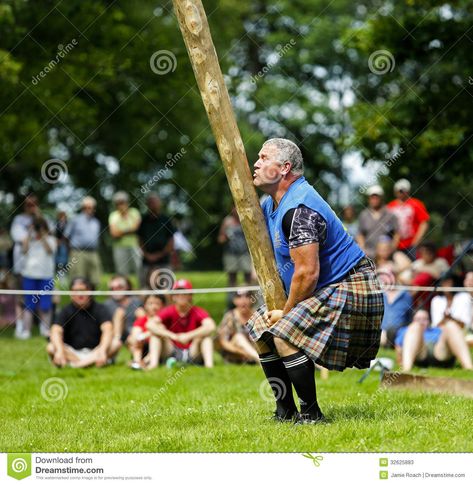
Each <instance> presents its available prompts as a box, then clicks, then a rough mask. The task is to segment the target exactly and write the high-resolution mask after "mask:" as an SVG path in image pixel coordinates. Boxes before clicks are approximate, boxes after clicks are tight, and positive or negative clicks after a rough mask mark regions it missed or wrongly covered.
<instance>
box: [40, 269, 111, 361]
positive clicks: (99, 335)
mask: <svg viewBox="0 0 473 485" xmlns="http://www.w3.org/2000/svg"><path fill="white" fill-rule="evenodd" d="M70 289H71V291H88V290H89V291H90V290H92V284H91V283H90V282H89V281H87V280H86V279H84V278H74V279H73V280H72V282H71V287H70ZM112 328H113V327H112V317H111V315H110V312H109V311H108V310H107V308H106V307H105V306H104V305H102V304H100V303H97V302H96V301H95V300H94V299H93V298H92V297H91V296H89V295H71V303H70V304H69V305H67V306H66V307H64V308H63V310H62V311H61V312H60V314H59V315H58V317H57V318H56V321H55V323H54V324H53V325H52V327H51V337H50V342H49V344H48V346H47V352H48V354H49V356H50V357H51V360H52V362H53V364H54V365H56V366H57V367H64V366H66V365H70V366H71V367H88V366H90V365H95V366H97V367H103V366H104V365H105V364H107V361H108V359H109V357H110V345H111V343H112V335H113V332H112Z"/></svg>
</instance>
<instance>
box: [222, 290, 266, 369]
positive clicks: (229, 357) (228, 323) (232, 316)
mask: <svg viewBox="0 0 473 485" xmlns="http://www.w3.org/2000/svg"><path fill="white" fill-rule="evenodd" d="M251 303H252V301H251V294H250V292H249V291H246V290H238V291H237V292H236V293H235V296H234V297H233V304H234V305H235V308H234V309H233V310H229V311H228V312H227V313H225V315H224V316H223V320H222V322H221V323H220V325H219V327H218V330H217V338H216V342H217V347H218V350H219V351H220V353H221V354H222V356H223V358H224V360H226V361H228V362H235V363H243V362H252V363H256V362H258V363H259V356H258V352H256V349H255V347H254V344H253V342H252V341H251V340H250V338H249V335H248V330H247V329H246V326H245V324H246V322H247V321H248V319H249V318H250V317H251V315H252V314H253V308H252V304H251Z"/></svg>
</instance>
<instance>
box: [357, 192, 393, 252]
mask: <svg viewBox="0 0 473 485" xmlns="http://www.w3.org/2000/svg"><path fill="white" fill-rule="evenodd" d="M366 195H367V196H368V207H367V208H366V209H364V210H363V211H362V212H361V214H360V217H359V219H358V224H359V225H358V235H357V237H356V240H357V242H358V244H359V245H360V247H361V249H362V250H363V251H364V252H365V254H366V255H367V256H368V257H369V258H371V259H374V258H375V256H376V245H377V244H378V241H379V240H380V238H382V237H384V236H388V237H389V238H390V239H392V241H393V247H397V245H398V244H399V233H398V222H397V218H396V216H395V215H394V214H393V213H392V212H390V211H388V210H387V209H386V206H385V204H384V200H383V197H384V190H383V189H382V187H380V186H379V185H372V186H371V187H369V188H368V189H367V190H366Z"/></svg>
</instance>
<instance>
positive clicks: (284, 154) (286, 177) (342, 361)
mask: <svg viewBox="0 0 473 485" xmlns="http://www.w3.org/2000/svg"><path fill="white" fill-rule="evenodd" d="M254 167H255V171H254V184H255V186H256V187H258V188H260V189H261V190H263V191H264V192H266V193H267V194H269V195H270V197H268V198H267V199H266V200H265V201H264V202H263V207H262V208H263V213H264V217H265V220H266V224H267V227H268V231H269V234H270V238H271V243H272V246H273V250H274V255H275V258H276V263H277V267H278V272H279V275H280V277H281V279H282V282H283V285H284V288H285V291H286V294H287V302H286V305H285V306H284V308H281V309H278V310H273V311H270V312H265V308H260V309H259V310H258V311H257V312H256V313H255V314H254V315H253V316H252V317H251V319H250V320H249V322H248V328H249V331H250V335H251V337H252V339H253V340H254V341H255V342H256V345H257V350H258V353H259V355H260V362H261V365H262V367H263V370H264V372H265V375H266V377H267V379H268V381H269V384H270V385H271V387H272V389H273V393H274V395H275V398H276V412H275V415H274V418H275V419H276V420H296V421H297V422H298V423H301V424H306V423H317V422H319V421H322V420H323V419H324V416H323V414H322V411H321V410H320V408H319V405H318V403H317V397H316V387H315V378H314V363H316V364H319V365H321V366H323V367H326V368H328V369H334V370H339V371H342V370H344V369H345V368H347V367H358V368H360V369H361V368H366V367H369V364H370V360H371V359H373V358H374V357H375V356H376V353H377V351H378V348H379V339H380V334H381V320H382V317H383V308H384V306H383V297H382V293H381V288H380V285H379V282H378V280H377V277H376V273H375V270H374V265H373V263H372V262H371V261H370V260H368V259H367V258H366V257H365V255H364V253H363V251H362V250H361V249H360V248H359V246H358V245H357V244H356V242H355V241H354V239H353V238H352V237H351V236H350V235H349V234H348V233H347V231H346V230H345V228H344V227H343V225H342V223H341V221H340V219H339V218H338V217H337V216H336V215H335V213H334V212H333V210H332V209H331V208H330V206H329V205H328V204H327V202H325V200H324V199H322V197H321V196H320V195H319V194H318V193H317V191H316V190H315V189H314V188H313V187H312V186H311V185H310V184H309V183H308V182H307V180H306V179H305V178H304V176H303V172H304V167H303V160H302V154H301V152H300V150H299V148H298V147H297V145H295V144H294V143H293V142H291V141H289V140H285V139H281V138H275V139H271V140H269V141H267V142H266V143H265V144H264V145H263V147H262V148H261V150H260V152H259V158H258V160H257V161H256V163H255V165H254ZM292 386H294V388H295V390H296V392H297V395H298V397H299V400H300V403H301V409H300V412H298V411H297V408H296V406H295V403H294V400H293V397H292Z"/></svg>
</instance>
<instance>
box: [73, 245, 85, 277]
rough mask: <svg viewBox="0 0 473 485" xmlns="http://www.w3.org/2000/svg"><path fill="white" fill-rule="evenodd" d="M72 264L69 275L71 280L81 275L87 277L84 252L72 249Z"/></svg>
mask: <svg viewBox="0 0 473 485" xmlns="http://www.w3.org/2000/svg"><path fill="white" fill-rule="evenodd" d="M70 261H71V263H72V264H71V266H70V269H69V277H70V279H71V280H73V279H74V278H77V277H79V276H82V277H85V271H86V267H85V258H84V252H83V251H79V250H77V249H73V250H72V251H71V259H70Z"/></svg>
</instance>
